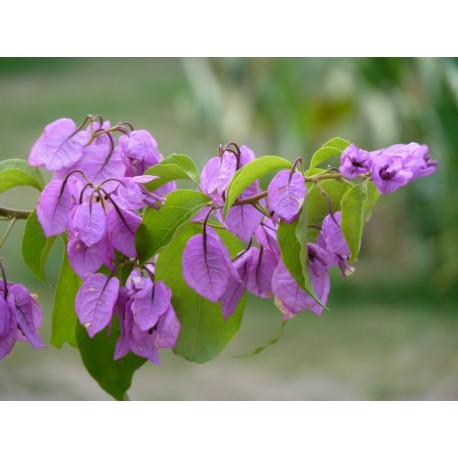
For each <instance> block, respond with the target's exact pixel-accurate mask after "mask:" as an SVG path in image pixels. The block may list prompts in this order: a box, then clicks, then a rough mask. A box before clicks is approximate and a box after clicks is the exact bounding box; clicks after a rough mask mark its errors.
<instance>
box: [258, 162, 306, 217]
mask: <svg viewBox="0 0 458 458" xmlns="http://www.w3.org/2000/svg"><path fill="white" fill-rule="evenodd" d="M290 178H291V180H290ZM306 193H307V188H306V186H305V179H304V177H303V176H302V174H301V173H299V172H294V173H293V175H292V176H291V171H290V170H282V171H281V172H279V173H277V175H275V176H274V177H273V179H272V181H271V182H270V184H269V187H268V188H267V198H268V202H269V209H270V211H273V212H275V213H276V214H277V215H278V216H279V217H280V218H281V219H282V220H283V221H285V223H291V222H292V221H294V220H295V219H296V218H297V216H298V214H299V211H300V209H301V207H302V204H303V203H304V198H305V195H306Z"/></svg>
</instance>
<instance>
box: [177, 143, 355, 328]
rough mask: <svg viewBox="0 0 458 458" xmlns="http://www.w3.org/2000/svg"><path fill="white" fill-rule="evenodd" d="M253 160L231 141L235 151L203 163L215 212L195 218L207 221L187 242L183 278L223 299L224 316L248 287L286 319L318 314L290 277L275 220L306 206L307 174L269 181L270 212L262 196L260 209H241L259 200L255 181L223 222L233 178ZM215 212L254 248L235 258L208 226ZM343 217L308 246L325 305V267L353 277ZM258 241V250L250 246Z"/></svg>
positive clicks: (290, 217) (289, 173)
mask: <svg viewBox="0 0 458 458" xmlns="http://www.w3.org/2000/svg"><path fill="white" fill-rule="evenodd" d="M252 160H254V153H253V152H252V151H251V150H250V149H249V148H247V147H246V146H242V147H241V148H240V149H238V148H235V150H234V149H233V148H232V144H231V148H229V147H228V146H226V147H225V148H222V149H220V155H219V157H215V158H212V159H210V160H209V161H208V162H207V164H206V165H205V167H204V170H203V172H202V180H201V188H202V190H203V191H204V192H205V193H207V194H208V195H209V196H210V197H211V198H212V200H213V202H214V207H213V208H212V209H210V210H208V208H207V209H204V210H203V211H202V212H201V213H200V214H199V216H198V217H197V220H204V222H203V233H202V234H198V235H195V236H193V237H191V238H190V239H189V241H188V243H187V244H186V247H185V250H184V253H183V258H182V268H183V277H184V279H185V280H186V282H187V284H188V285H189V286H190V287H191V288H193V289H194V290H195V291H196V292H197V293H198V294H200V295H201V296H203V297H205V298H206V299H208V300H209V301H211V302H214V303H216V302H218V301H219V302H220V303H221V307H222V312H223V316H224V318H225V319H227V318H228V317H229V316H230V315H231V314H232V313H233V312H234V311H235V309H236V306H237V304H238V302H239V300H240V298H241V297H242V295H243V294H244V292H245V290H248V291H249V292H250V293H252V294H254V295H255V296H259V297H263V298H267V297H271V296H272V295H274V299H275V304H276V305H277V306H278V308H279V309H280V310H281V312H282V314H283V317H284V318H285V319H287V318H289V317H291V316H293V315H295V314H297V313H298V312H300V311H303V310H311V311H312V312H314V313H316V314H318V315H319V314H321V312H322V310H323V307H322V306H321V305H319V304H318V303H317V302H316V301H315V300H314V299H313V298H312V297H311V296H310V295H309V294H307V293H306V292H305V291H304V290H303V289H302V288H301V287H300V286H299V285H298V284H297V282H296V281H295V280H294V278H293V277H292V276H291V274H290V272H289V271H288V269H287V267H286V266H285V264H284V263H283V261H282V259H281V251H280V247H279V245H278V242H277V230H278V220H279V219H281V220H282V221H284V222H285V223H287V224H289V223H291V222H292V221H294V220H295V219H296V218H297V217H298V215H299V213H300V210H301V207H302V205H303V203H304V200H305V197H306V194H307V188H306V184H305V178H304V176H303V174H302V173H299V172H295V171H294V167H293V169H292V170H283V171H281V172H279V173H278V174H277V175H276V176H275V177H274V178H273V179H272V181H271V182H270V184H269V187H268V191H267V206H268V209H269V210H270V213H269V212H268V211H267V209H266V208H264V206H265V205H266V202H265V199H263V198H259V199H258V200H257V206H256V205H251V204H248V203H247V204H244V200H246V199H248V200H249V198H250V197H253V196H257V195H261V193H262V190H261V189H260V187H259V183H258V182H257V181H256V182H255V183H253V184H252V185H251V186H250V187H249V188H247V189H246V190H245V191H244V193H242V195H241V196H240V197H239V199H238V201H237V202H236V203H235V205H234V206H233V207H232V208H231V209H230V211H229V212H228V215H227V218H226V220H225V221H223V220H222V218H221V215H220V214H219V210H218V209H219V206H221V205H223V204H224V201H225V191H226V190H227V187H228V185H229V183H230V181H231V179H232V176H233V175H234V174H235V172H236V171H237V170H238V168H239V167H241V166H243V165H245V164H247V163H249V162H250V161H252ZM212 212H214V213H215V216H216V218H217V219H218V220H219V223H221V224H223V225H225V227H226V229H227V230H229V231H230V232H232V233H233V234H235V235H237V236H238V237H239V238H240V239H242V240H243V241H245V242H248V243H249V245H248V247H247V249H246V250H244V251H243V252H241V253H239V255H238V256H237V257H236V258H235V259H233V260H232V259H231V257H230V254H229V251H228V250H227V248H226V247H225V245H224V243H223V241H222V240H221V238H220V237H219V235H218V233H217V231H216V230H214V229H213V227H211V225H210V224H208V218H209V216H210V215H211V214H212ZM267 215H270V217H268V216H267ZM340 218H341V215H340V212H337V213H335V214H334V215H329V216H328V217H327V218H325V221H324V222H323V228H322V231H321V232H320V236H319V237H318V239H317V243H316V244H314V243H309V244H308V266H309V273H310V277H311V279H312V284H313V287H314V289H315V292H316V294H317V295H318V297H319V299H320V301H321V303H322V304H325V303H326V301H327V298H328V294H329V273H328V267H329V266H333V265H338V266H339V267H340V268H341V269H342V272H343V273H344V275H348V274H349V273H350V272H351V268H350V267H349V266H348V265H347V261H348V260H349V258H350V249H349V248H348V245H347V243H346V241H345V239H344V237H343V234H342V230H341V228H340ZM253 237H254V240H255V243H256V245H257V246H252V243H253Z"/></svg>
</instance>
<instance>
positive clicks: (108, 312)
mask: <svg viewBox="0 0 458 458" xmlns="http://www.w3.org/2000/svg"><path fill="white" fill-rule="evenodd" d="M118 292H119V280H118V279H117V278H115V277H113V278H110V279H108V277H107V276H106V275H103V274H94V275H91V276H90V277H88V278H87V279H86V280H85V281H84V282H83V284H82V285H81V287H80V289H79V290H78V293H77V294H76V298H75V308H76V314H77V316H78V319H79V321H80V323H81V324H82V325H83V326H84V327H85V328H86V329H87V333H88V334H89V336H90V337H94V335H95V334H97V333H98V332H100V331H101V330H102V329H103V328H105V326H107V325H108V323H109V322H110V321H111V317H112V315H113V307H114V305H115V303H116V300H117V298H118Z"/></svg>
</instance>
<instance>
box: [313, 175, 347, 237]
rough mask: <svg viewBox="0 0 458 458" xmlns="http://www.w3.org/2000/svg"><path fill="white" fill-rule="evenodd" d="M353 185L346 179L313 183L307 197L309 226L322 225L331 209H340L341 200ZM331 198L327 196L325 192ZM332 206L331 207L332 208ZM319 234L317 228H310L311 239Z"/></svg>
mask: <svg viewBox="0 0 458 458" xmlns="http://www.w3.org/2000/svg"><path fill="white" fill-rule="evenodd" d="M350 187H351V185H349V184H347V183H346V182H345V181H339V180H332V179H330V180H323V181H321V182H320V183H319V184H316V185H312V188H311V189H309V191H308V193H307V196H306V198H305V207H306V209H307V224H308V225H309V226H320V227H321V223H322V221H323V219H324V217H325V216H326V215H328V214H329V210H330V209H332V211H333V212H336V211H339V210H340V201H341V200H342V197H343V195H344V194H345V192H346V191H347V190H348V189H349V188H350ZM324 193H326V195H327V196H328V198H329V202H328V199H327V198H326V196H325V194H324ZM330 207H331V208H330ZM317 234H318V232H317V230H316V229H313V228H310V229H309V241H312V242H313V241H314V240H315V238H316V235H317Z"/></svg>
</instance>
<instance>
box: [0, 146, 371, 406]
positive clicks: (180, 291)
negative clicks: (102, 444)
mask: <svg viewBox="0 0 458 458" xmlns="http://www.w3.org/2000/svg"><path fill="white" fill-rule="evenodd" d="M348 145H349V142H347V141H346V140H343V139H340V138H335V139H332V140H330V141H329V142H327V143H325V144H324V145H323V146H322V147H321V148H320V149H319V150H318V151H316V152H315V153H314V154H313V156H312V158H311V162H310V167H309V169H308V170H307V171H306V172H305V176H306V177H307V178H308V180H307V182H308V183H307V186H308V193H307V196H306V200H305V203H304V205H303V208H302V210H301V213H300V216H299V218H297V219H296V220H295V221H294V222H292V223H290V224H285V223H284V222H281V223H280V225H279V229H278V243H279V245H280V249H281V254H282V259H283V262H284V263H285V265H286V266H287V268H288V270H289V271H290V273H291V275H292V276H293V278H294V279H295V280H296V282H297V283H298V284H299V285H300V287H301V288H303V289H304V290H305V291H306V292H307V293H308V294H310V295H311V296H312V297H314V298H315V299H316V300H317V301H318V302H319V300H318V298H317V296H316V293H315V291H314V289H313V286H312V283H311V279H310V276H309V273H308V267H307V243H308V242H311V241H314V240H315V239H316V236H317V234H318V230H317V227H319V226H320V225H321V223H322V221H323V218H324V217H325V216H326V215H327V214H328V213H329V211H330V208H332V211H339V210H340V211H341V212H342V230H343V234H344V236H345V238H346V240H347V242H348V245H349V246H350V249H351V253H352V261H353V260H355V259H356V257H357V256H358V252H359V248H360V243H361V236H362V229H363V225H364V221H365V220H367V219H368V218H369V217H370V214H371V211H372V208H373V206H374V204H375V202H376V200H377V198H378V192H377V190H376V188H375V187H374V186H373V184H372V183H371V182H370V181H369V180H364V181H362V182H361V183H353V182H348V181H346V180H344V179H343V178H342V177H341V176H340V174H335V177H332V176H329V177H328V175H329V173H328V174H327V175H326V178H325V179H320V178H317V177H320V175H323V174H326V173H327V171H328V169H327V168H320V166H322V164H323V163H327V162H328V161H330V160H332V159H333V158H336V157H339V156H340V155H341V154H342V151H343V150H344V149H345V148H346V147H347V146H348ZM291 167H292V164H291V163H290V162H289V161H288V160H286V159H283V158H281V157H278V156H264V157H259V158H257V159H255V160H254V161H252V162H250V163H248V164H246V165H245V166H244V167H242V168H241V169H239V170H238V171H237V172H236V173H235V175H234V177H233V178H232V181H231V183H230V185H229V187H228V190H227V193H226V200H225V205H224V209H223V217H224V218H225V217H226V216H227V213H228V211H229V209H230V208H231V206H232V205H233V204H234V203H235V202H236V200H237V198H238V197H239V196H240V195H241V194H242V193H243V191H245V189H246V188H248V187H249V186H250V185H251V184H252V183H254V182H255V181H256V180H258V179H262V178H263V177H266V176H269V175H271V174H272V173H276V172H278V171H279V170H282V169H291ZM146 174H149V175H153V176H156V177H158V178H157V179H156V180H153V181H152V182H150V183H148V184H147V185H146V187H147V188H148V189H149V190H150V191H154V190H155V189H156V188H158V187H159V186H162V185H163V184H165V183H167V182H170V181H175V180H183V179H184V180H188V181H190V182H191V185H192V186H194V187H196V188H197V190H193V189H181V190H177V191H174V192H172V193H170V194H168V195H167V198H166V201H165V203H164V205H163V206H162V207H161V208H160V210H155V209H153V208H147V209H146V210H145V211H144V213H143V219H142V224H141V225H140V227H139V229H138V231H137V234H136V249H137V254H138V262H139V263H140V264H143V263H145V262H147V261H150V260H151V259H154V260H155V264H156V269H155V277H156V279H157V280H163V281H164V282H165V283H166V284H167V285H168V286H169V288H170V289H171V290H172V303H173V306H174V309H175V311H176V314H177V316H178V319H179V321H180V324H181V331H180V336H179V339H178V342H177V344H176V346H175V348H174V352H175V353H176V354H177V355H180V356H182V357H183V358H186V359H187V360H190V361H194V362H197V363H204V362H206V361H209V360H210V359H212V358H214V357H215V356H217V355H218V354H219V353H220V352H221V351H222V350H223V348H224V347H225V346H226V344H227V343H228V342H229V341H230V339H231V338H232V337H233V336H234V335H235V334H236V333H237V331H238V329H239V327H240V324H241V320H242V317H243V312H244V308H245V301H246V298H245V296H244V297H243V298H242V299H241V301H240V303H239V305H238V307H237V309H236V311H235V313H234V314H232V315H231V316H230V317H229V318H228V319H227V320H224V319H223V315H222V311H221V307H220V306H219V305H217V304H213V303H211V302H210V301H208V300H206V299H204V298H203V297H201V296H200V295H198V294H197V293H195V292H194V290H192V289H191V288H190V287H189V286H188V285H187V283H186V282H185V280H184V279H183V276H182V255H183V251H184V248H185V246H186V243H187V242H188V240H189V239H190V238H191V237H192V236H194V235H196V234H199V233H202V224H201V223H196V222H193V218H194V217H195V216H196V215H197V213H198V212H199V211H200V210H202V209H203V208H204V207H206V206H211V205H212V203H211V200H210V198H209V197H208V196H207V195H205V194H204V193H202V192H201V191H200V188H199V183H200V173H199V170H198V168H197V167H196V165H195V164H194V162H193V161H192V159H191V158H190V157H188V156H185V155H179V154H172V155H171V156H169V157H167V158H166V159H165V160H164V161H163V162H161V163H160V164H158V165H155V166H153V167H151V168H150V169H148V170H147V172H146ZM13 186H33V187H35V188H37V189H38V190H40V191H41V190H42V189H43V186H44V180H43V178H42V176H41V174H40V172H39V171H38V170H36V169H35V168H32V167H29V166H28V165H27V163H25V161H20V160H9V161H5V162H2V163H0V192H2V191H5V190H6V189H9V188H11V187H13ZM210 224H212V225H213V226H214V228H215V230H216V231H217V232H218V234H219V236H220V237H221V239H222V240H223V242H224V244H225V245H226V247H227V248H228V250H229V252H230V254H231V256H232V257H233V258H234V257H235V256H236V255H237V254H238V253H240V252H241V251H242V250H243V248H244V247H243V245H242V243H241V241H240V240H239V239H238V238H237V237H236V236H234V235H233V234H232V233H230V232H229V231H228V230H227V229H226V228H224V227H223V226H221V225H220V224H217V223H215V222H213V223H212V222H210ZM55 238H56V237H51V238H46V237H45V235H44V233H43V230H42V228H41V225H40V223H39V222H38V219H37V215H36V211H35V210H34V211H32V212H31V213H30V215H29V217H28V219H27V222H26V226H25V232H24V237H23V243H22V255H23V257H24V260H25V262H26V264H27V266H28V267H29V268H30V270H31V272H32V273H33V274H34V275H35V276H37V277H38V278H39V279H40V280H42V281H46V278H45V273H44V272H45V263H46V259H47V255H48V253H49V250H50V249H51V247H52V245H53V243H54V242H55ZM62 239H63V241H64V242H66V239H65V237H62ZM127 274H128V272H119V273H118V275H119V276H120V278H121V281H125V277H126V276H127ZM80 285H81V279H80V278H79V277H78V276H77V275H76V274H75V273H74V272H73V270H72V268H71V266H70V264H69V262H68V259H67V256H66V254H65V253H64V255H63V261H62V267H61V270H60V275H59V278H58V280H57V284H56V286H55V296H54V308H53V315H52V337H51V344H52V345H54V346H56V347H57V348H60V347H62V345H63V344H64V343H67V344H69V345H72V346H76V347H78V349H79V351H80V353H81V357H82V360H83V363H84V365H85V366H86V368H87V370H88V371H89V373H90V374H91V375H92V376H93V378H94V379H95V380H96V381H97V382H98V383H99V385H100V386H101V387H102V388H103V389H104V390H105V391H107V392H108V393H109V394H111V395H112V396H113V397H114V398H116V399H125V397H126V393H127V390H128V389H129V387H130V385H131V380H132V376H133V373H134V371H135V370H136V369H137V368H138V367H140V366H141V365H142V364H143V363H144V362H145V360H144V359H142V358H139V357H137V356H135V355H132V354H129V355H127V356H126V357H124V358H121V359H120V360H118V361H113V354H114V348H115V344H116V340H117V338H118V336H119V325H118V323H117V321H116V319H114V320H113V323H112V325H111V328H110V329H109V330H104V331H102V332H100V333H99V334H98V335H96V336H95V337H94V338H92V339H91V338H89V337H88V335H87V333H86V331H85V329H84V328H83V327H82V326H81V325H80V324H79V322H78V320H77V317H76V314H75V309H74V300H75V296H76V293H77V291H78V289H79V287H80Z"/></svg>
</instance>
